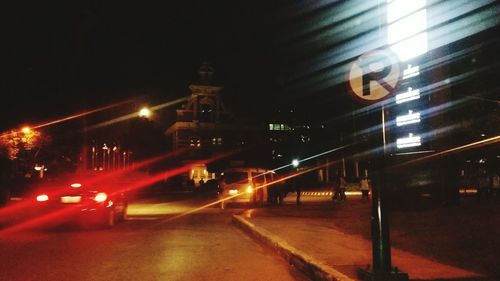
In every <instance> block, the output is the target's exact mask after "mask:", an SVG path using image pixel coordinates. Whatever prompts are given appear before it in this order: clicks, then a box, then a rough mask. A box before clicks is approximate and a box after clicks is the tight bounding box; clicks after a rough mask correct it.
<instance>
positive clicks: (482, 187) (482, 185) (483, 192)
mask: <svg viewBox="0 0 500 281" xmlns="http://www.w3.org/2000/svg"><path fill="white" fill-rule="evenodd" d="M489 185H490V183H489V179H488V175H487V174H486V171H485V170H481V171H480V172H479V175H478V177H477V187H476V188H477V201H481V200H482V199H483V198H487V197H488V196H489V195H488V193H489V190H488V189H489Z"/></svg>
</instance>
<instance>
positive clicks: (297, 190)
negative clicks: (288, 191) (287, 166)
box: [294, 179, 302, 206]
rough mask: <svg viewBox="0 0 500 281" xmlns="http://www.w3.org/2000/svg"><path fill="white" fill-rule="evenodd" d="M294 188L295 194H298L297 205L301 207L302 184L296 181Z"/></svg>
mask: <svg viewBox="0 0 500 281" xmlns="http://www.w3.org/2000/svg"><path fill="white" fill-rule="evenodd" d="M294 185H295V186H294V188H295V193H296V194H297V198H296V201H295V204H296V205H297V206H300V205H301V204H302V202H300V195H301V186H300V185H301V183H300V182H299V181H298V180H297V179H295V180H294Z"/></svg>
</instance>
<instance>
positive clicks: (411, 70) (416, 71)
mask: <svg viewBox="0 0 500 281" xmlns="http://www.w3.org/2000/svg"><path fill="white" fill-rule="evenodd" d="M418 75H420V67H419V66H418V65H417V66H412V65H411V64H409V65H408V68H406V69H405V70H403V80H405V79H408V78H412V77H415V76H418Z"/></svg>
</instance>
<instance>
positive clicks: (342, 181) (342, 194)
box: [340, 175, 347, 201]
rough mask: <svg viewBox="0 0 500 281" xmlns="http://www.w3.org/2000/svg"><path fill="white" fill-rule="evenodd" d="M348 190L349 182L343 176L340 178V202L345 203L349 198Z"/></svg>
mask: <svg viewBox="0 0 500 281" xmlns="http://www.w3.org/2000/svg"><path fill="white" fill-rule="evenodd" d="M346 189H347V181H346V180H345V177H344V176H343V175H341V176H340V200H341V201H345V200H347V197H346V196H345V191H346Z"/></svg>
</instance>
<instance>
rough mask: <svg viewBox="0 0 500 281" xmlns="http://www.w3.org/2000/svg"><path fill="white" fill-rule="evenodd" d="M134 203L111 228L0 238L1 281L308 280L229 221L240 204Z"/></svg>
mask: <svg viewBox="0 0 500 281" xmlns="http://www.w3.org/2000/svg"><path fill="white" fill-rule="evenodd" d="M203 203H206V202H204V201H200V200H194V201H193V200H191V201H187V200H178V201H174V202H170V203H164V202H148V201H143V202H138V203H137V204H131V205H130V216H131V217H130V219H129V220H128V221H127V222H125V223H123V224H119V225H117V226H115V228H113V229H109V230H91V229H87V230H85V229H84V230H82V229H78V228H73V227H63V228H60V229H50V230H29V231H28V230H25V231H22V232H18V233H15V234H11V235H9V236H7V237H2V239H1V240H0V248H1V251H0V261H1V262H0V280H9V281H17V280H19V281H21V280H22V281H25V280H40V281H43V280H50V281H56V280H77V281H78V280H107V281H109V280H278V279H279V280H307V279H306V278H305V277H304V276H303V275H302V274H301V273H299V272H298V271H296V270H295V269H293V268H292V267H290V266H289V265H288V263H287V262H286V261H285V260H283V259H282V258H281V257H279V256H278V255H276V254H275V253H274V252H273V251H272V250H269V249H267V248H266V247H264V246H262V245H260V244H259V243H257V242H255V241H254V240H252V239H251V238H249V237H248V236H247V235H245V233H243V232H242V231H241V230H239V229H238V228H237V227H235V226H234V225H232V224H231V218H232V215H233V214H234V213H236V212H239V211H240V210H238V209H231V210H224V211H222V210H220V209H218V208H207V209H204V210H202V211H199V212H196V213H193V214H189V215H186V216H182V217H179V218H176V219H172V218H174V217H175V216H178V215H179V214H182V213H183V212H185V211H188V210H192V209H193V207H196V206H201V205H203Z"/></svg>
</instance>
